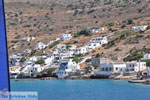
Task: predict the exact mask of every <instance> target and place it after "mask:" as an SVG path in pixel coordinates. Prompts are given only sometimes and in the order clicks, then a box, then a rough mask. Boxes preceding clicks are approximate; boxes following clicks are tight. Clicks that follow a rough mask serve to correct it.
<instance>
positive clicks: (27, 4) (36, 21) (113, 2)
mask: <svg viewBox="0 0 150 100" xmlns="http://www.w3.org/2000/svg"><path fill="white" fill-rule="evenodd" d="M5 12H6V13H5V14H6V22H7V35H8V46H9V52H10V53H12V52H13V53H15V52H19V51H22V50H24V49H25V48H31V49H32V48H33V46H34V45H35V43H36V42H38V41H43V42H45V43H47V42H48V41H50V40H52V39H54V38H56V37H59V36H60V34H63V33H65V32H66V31H67V30H72V34H76V33H77V32H79V31H80V30H83V29H85V28H87V27H93V26H104V27H105V28H106V31H105V32H102V33H99V34H97V35H94V36H91V37H84V36H81V37H78V38H73V40H71V41H69V42H71V43H73V41H78V43H77V44H76V45H79V46H82V45H85V44H86V43H87V42H88V41H89V40H90V39H91V38H92V37H96V36H102V35H109V34H110V33H112V38H113V39H114V40H115V39H116V38H117V37H120V35H121V34H124V32H125V33H126V32H129V30H130V29H131V27H132V26H136V25H149V23H150V17H149V15H150V1H149V0H67V1H66V0H22V1H21V0H13V1H12V0H5ZM128 19H133V20H134V21H133V23H132V24H128V23H127V20H128ZM110 23H115V24H114V25H113V26H109V24H110ZM123 25H124V26H125V27H123V28H122V26H123ZM128 34H129V35H128V36H127V37H125V38H124V39H120V40H117V41H115V44H114V45H112V46H110V45H109V46H108V47H107V49H106V47H103V48H102V49H98V50H95V51H93V52H92V53H91V54H89V55H93V56H95V55H96V54H97V53H99V54H100V55H102V56H104V57H109V58H113V57H116V56H119V58H121V60H122V57H124V56H126V55H127V54H129V51H130V50H132V49H135V48H136V49H138V50H141V49H143V48H150V47H149V45H148V44H149V38H148V37H149V30H147V31H145V32H144V33H140V32H139V33H131V32H129V33H128ZM26 36H34V37H36V40H35V41H33V42H30V43H21V42H20V40H21V38H23V37H26ZM137 39H138V40H137ZM143 40H144V41H143Z"/></svg>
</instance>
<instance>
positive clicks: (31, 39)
mask: <svg viewBox="0 0 150 100" xmlns="http://www.w3.org/2000/svg"><path fill="white" fill-rule="evenodd" d="M33 40H35V37H24V38H22V39H21V41H22V42H30V41H33Z"/></svg>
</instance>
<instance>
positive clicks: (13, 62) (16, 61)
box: [9, 55, 22, 66]
mask: <svg viewBox="0 0 150 100" xmlns="http://www.w3.org/2000/svg"><path fill="white" fill-rule="evenodd" d="M21 58H22V57H21V56H17V55H11V56H10V57H9V65H10V66H19V65H20V61H21Z"/></svg>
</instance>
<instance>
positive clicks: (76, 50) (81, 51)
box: [74, 46, 88, 54]
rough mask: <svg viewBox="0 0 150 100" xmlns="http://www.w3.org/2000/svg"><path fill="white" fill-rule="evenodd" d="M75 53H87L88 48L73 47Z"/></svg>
mask: <svg viewBox="0 0 150 100" xmlns="http://www.w3.org/2000/svg"><path fill="white" fill-rule="evenodd" d="M74 53H75V54H86V53H88V48H87V47H86V46H84V47H80V48H77V49H75V52H74Z"/></svg>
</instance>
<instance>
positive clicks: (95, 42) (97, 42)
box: [87, 37, 108, 49]
mask: <svg viewBox="0 0 150 100" xmlns="http://www.w3.org/2000/svg"><path fill="white" fill-rule="evenodd" d="M107 43H108V40H107V37H96V38H92V39H91V40H90V42H89V43H88V45H87V47H88V48H91V49H94V48H97V47H99V46H102V45H103V44H107Z"/></svg>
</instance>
